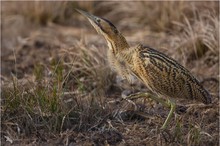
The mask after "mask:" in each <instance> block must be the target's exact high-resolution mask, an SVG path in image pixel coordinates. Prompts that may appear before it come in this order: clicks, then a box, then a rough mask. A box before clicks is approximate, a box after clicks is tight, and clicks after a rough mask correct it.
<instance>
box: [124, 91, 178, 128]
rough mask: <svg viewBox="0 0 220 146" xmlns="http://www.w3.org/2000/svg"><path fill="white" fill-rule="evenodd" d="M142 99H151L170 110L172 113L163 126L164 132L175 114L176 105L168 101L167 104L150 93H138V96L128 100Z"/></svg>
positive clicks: (131, 96)
mask: <svg viewBox="0 0 220 146" xmlns="http://www.w3.org/2000/svg"><path fill="white" fill-rule="evenodd" d="M141 97H149V98H151V99H153V100H155V101H157V102H159V103H161V104H162V105H163V106H165V107H167V108H170V112H169V114H168V116H167V118H166V120H165V122H164V124H163V126H162V127H161V129H162V130H164V129H166V127H167V125H168V124H169V122H170V120H171V118H172V115H173V112H174V111H175V109H176V104H175V103H174V102H172V101H171V100H167V102H166V101H164V100H163V99H162V98H159V97H156V96H153V95H151V94H149V93H136V94H132V95H129V96H128V97H127V98H130V99H136V98H141Z"/></svg>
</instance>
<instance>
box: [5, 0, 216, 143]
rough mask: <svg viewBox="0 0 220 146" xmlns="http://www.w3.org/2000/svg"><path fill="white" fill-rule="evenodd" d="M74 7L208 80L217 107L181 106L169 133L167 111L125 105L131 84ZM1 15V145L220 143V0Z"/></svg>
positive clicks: (40, 7) (55, 7)
mask: <svg viewBox="0 0 220 146" xmlns="http://www.w3.org/2000/svg"><path fill="white" fill-rule="evenodd" d="M18 6H19V9H18ZM75 7H77V8H81V9H87V10H88V11H91V12H94V13H95V14H97V15H99V16H102V17H105V18H108V19H109V20H111V21H112V22H113V23H114V24H115V25H116V26H117V27H118V28H119V29H120V31H122V32H123V33H124V34H126V35H127V36H128V37H127V38H131V39H128V41H130V42H131V43H139V42H143V43H145V44H146V45H148V42H149V43H150V45H153V46H152V47H154V46H155V47H157V48H158V49H159V50H161V51H163V52H165V53H166V54H168V55H170V56H172V57H173V58H175V59H177V60H178V61H179V62H180V63H181V64H183V65H184V66H186V67H187V68H188V69H189V70H190V71H192V72H193V73H194V74H195V75H198V76H199V78H200V79H201V80H204V82H203V84H204V86H205V87H206V88H207V89H208V90H209V91H210V93H211V94H212V96H213V104H212V105H201V104H198V103H193V104H190V103H189V102H187V101H184V100H183V101H182V100H181V101H177V102H178V104H179V105H181V106H179V108H178V109H177V111H176V112H177V113H178V114H176V116H175V118H173V119H172V123H171V124H170V125H169V127H168V130H167V131H166V132H163V133H161V132H160V131H159V128H160V126H161V125H162V124H163V122H164V120H165V116H166V115H167V113H168V110H167V109H164V108H163V107H161V105H159V104H156V103H154V105H153V106H152V107H151V106H149V103H148V102H149V101H148V100H146V99H139V100H136V101H134V102H135V103H137V109H136V110H134V106H133V105H132V104H131V103H129V102H127V101H120V100H121V93H122V92H124V90H125V88H124V84H127V82H120V83H119V82H118V80H117V78H116V74H115V73H113V72H112V71H111V70H110V69H109V67H108V65H107V60H106V45H105V42H104V40H103V39H100V37H97V34H96V33H94V32H95V31H94V30H92V27H91V26H90V25H89V24H88V22H87V21H86V20H85V19H83V18H82V17H81V16H80V15H78V14H77V13H76V12H75V11H74V8H75ZM116 16H117V17H116ZM2 18H3V21H2V28H3V31H2V47H1V50H2V52H3V53H2V54H1V55H2V66H1V71H2V72H1V83H2V91H1V97H2V98H1V141H2V143H3V145H13V144H14V145H16V144H17V145H22V144H23V145H24V144H30V145H48V144H52V145H58V144H60V145H71V144H73V145H107V144H110V145H146V144H149V145H206V144H209V145H218V144H219V140H218V139H219V129H218V127H219V125H218V122H219V116H218V115H219V113H218V109H219V89H218V87H219V83H218V82H219V70H218V67H219V55H218V54H219V44H218V41H219V34H218V32H219V31H218V29H219V16H218V2H183V1H181V2H173V1H169V2H148V1H147V2H126V3H121V2H27V3H23V2H2ZM67 24H68V26H67ZM85 26H86V27H85ZM84 33H85V34H84ZM82 34H83V35H82ZM163 48H167V49H163ZM204 70H207V72H204ZM132 88H133V89H131V88H130V90H140V89H141V88H143V87H140V84H137V85H136V86H135V87H132ZM144 88H145V87H144ZM144 90H145V89H144ZM183 105H184V108H183V107H182V106H183ZM181 107H182V108H183V109H182V108H181ZM185 108H186V109H185ZM184 109H185V110H184Z"/></svg>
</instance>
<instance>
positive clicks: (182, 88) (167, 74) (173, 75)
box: [77, 9, 211, 129]
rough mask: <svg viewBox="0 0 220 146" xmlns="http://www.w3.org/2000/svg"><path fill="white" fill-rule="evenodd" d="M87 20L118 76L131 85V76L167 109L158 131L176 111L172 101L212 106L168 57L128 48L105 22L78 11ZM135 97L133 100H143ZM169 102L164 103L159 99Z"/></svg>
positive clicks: (206, 95)
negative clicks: (104, 42)
mask: <svg viewBox="0 0 220 146" xmlns="http://www.w3.org/2000/svg"><path fill="white" fill-rule="evenodd" d="M77 11H78V12H80V13H81V14H83V15H84V16H85V17H87V18H88V20H89V21H90V23H91V24H92V26H93V27H94V28H95V29H96V31H97V32H98V33H100V34H101V35H102V36H104V38H105V40H106V41H107V44H108V47H109V49H108V61H109V63H110V66H111V67H112V68H113V69H115V70H116V71H117V72H118V73H119V75H121V76H122V77H124V78H126V79H127V80H128V81H131V79H132V76H135V77H136V78H137V79H139V80H141V81H142V82H143V83H144V84H145V85H146V86H147V87H148V88H149V89H150V90H151V91H152V92H153V93H155V94H156V95H157V96H148V97H150V98H152V99H153V100H156V101H158V102H159V103H161V104H163V105H164V106H166V107H168V108H170V112H169V114H168V116H167V118H166V120H165V122H164V124H163V126H162V127H161V129H165V128H166V127H167V125H168V123H169V121H170V119H171V117H172V114H173V112H174V111H175V107H176V106H175V105H176V104H175V102H174V101H173V100H172V98H174V97H177V98H185V99H193V100H198V101H201V102H203V103H205V104H209V103H211V95H210V94H209V92H208V91H207V90H206V89H205V88H203V86H202V85H201V84H200V82H199V81H198V80H197V79H196V78H195V77H194V76H193V75H192V74H191V73H190V72H189V71H188V70H187V69H186V68H185V67H183V66H182V65H180V64H179V63H178V62H177V61H175V60H174V59H172V58H170V57H168V56H167V55H165V54H163V53H161V52H159V51H157V50H156V49H153V48H151V47H148V46H144V45H141V44H138V45H137V46H134V47H130V46H129V44H128V43H127V41H126V39H125V38H124V37H123V35H122V33H121V32H120V31H118V29H117V28H116V27H115V26H114V25H113V24H112V23H111V22H110V21H108V20H106V19H104V18H100V17H97V16H94V15H92V14H90V13H88V12H85V11H82V10H78V9H77ZM146 95H148V94H147V93H138V94H136V95H134V97H143V96H146ZM163 96H164V97H166V98H168V99H167V101H165V100H164V99H162V98H161V97H163Z"/></svg>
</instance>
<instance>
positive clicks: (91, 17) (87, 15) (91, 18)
mask: <svg viewBox="0 0 220 146" xmlns="http://www.w3.org/2000/svg"><path fill="white" fill-rule="evenodd" d="M76 10H77V11H78V12H79V13H81V14H82V15H84V16H85V17H86V18H88V19H89V20H90V21H92V22H94V23H96V24H97V25H98V23H97V22H96V18H97V17H96V16H94V15H92V14H90V13H88V12H85V11H82V10H79V9H76Z"/></svg>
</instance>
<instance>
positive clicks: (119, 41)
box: [106, 35, 129, 55]
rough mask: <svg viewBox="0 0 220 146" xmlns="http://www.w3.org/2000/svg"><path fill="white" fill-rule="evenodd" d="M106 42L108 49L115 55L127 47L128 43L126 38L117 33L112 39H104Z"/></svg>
mask: <svg viewBox="0 0 220 146" xmlns="http://www.w3.org/2000/svg"><path fill="white" fill-rule="evenodd" d="M106 40H107V43H108V47H109V49H110V51H111V52H112V53H113V54H114V55H116V54H118V53H120V52H122V51H123V50H126V49H128V48H129V45H128V43H127V41H126V39H125V38H124V37H123V36H122V35H118V36H117V37H115V38H113V39H106Z"/></svg>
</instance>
